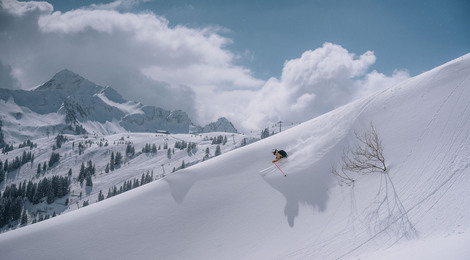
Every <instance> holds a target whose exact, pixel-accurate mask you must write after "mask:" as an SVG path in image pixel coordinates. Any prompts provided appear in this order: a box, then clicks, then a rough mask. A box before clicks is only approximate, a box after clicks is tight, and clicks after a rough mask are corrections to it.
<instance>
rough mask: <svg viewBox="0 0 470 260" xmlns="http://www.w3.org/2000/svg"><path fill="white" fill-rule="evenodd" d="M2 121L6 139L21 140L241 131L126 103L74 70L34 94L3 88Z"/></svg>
mask: <svg viewBox="0 0 470 260" xmlns="http://www.w3.org/2000/svg"><path fill="white" fill-rule="evenodd" d="M0 120H2V122H3V125H4V127H3V130H4V133H5V136H6V139H10V138H11V139H13V140H16V141H23V140H25V139H27V138H38V137H43V136H45V135H46V134H56V133H81V132H84V131H87V132H88V133H97V134H112V133H122V132H127V131H128V132H155V131H156V130H165V131H169V132H171V133H189V130H190V128H191V129H200V130H201V131H198V132H208V131H213V132H223V131H227V132H231V133H236V132H237V130H236V129H235V128H234V127H233V125H232V127H231V128H229V127H226V124H224V125H222V126H220V127H218V126H219V125H220V124H214V123H211V124H209V125H210V126H216V127H209V126H206V127H199V126H194V125H193V123H192V122H191V120H190V119H189V117H188V115H187V114H186V112H183V111H181V110H175V111H168V110H165V109H162V108H158V107H154V106H144V105H142V104H141V103H138V102H134V101H127V100H125V99H124V98H123V97H122V96H121V95H120V94H119V93H118V92H116V91H115V90H114V89H113V88H111V87H102V86H98V85H96V84H95V83H93V82H91V81H89V80H87V79H85V78H83V77H81V76H79V75H77V74H75V73H73V72H71V71H69V70H62V71H60V72H59V73H57V74H56V75H55V76H54V77H53V78H52V79H51V80H49V81H48V82H46V83H44V84H43V85H41V86H39V87H37V88H36V89H34V90H31V91H26V90H8V89H0ZM220 120H223V121H226V119H219V121H220ZM227 124H230V125H231V123H230V122H227ZM206 130H207V131H206ZM28 134H30V135H31V136H27V135H28Z"/></svg>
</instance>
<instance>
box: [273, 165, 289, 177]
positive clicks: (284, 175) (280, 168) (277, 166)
mask: <svg viewBox="0 0 470 260" xmlns="http://www.w3.org/2000/svg"><path fill="white" fill-rule="evenodd" d="M274 165H276V167H277V168H278V169H279V171H281V172H282V174H284V176H285V177H287V175H286V174H285V173H284V172H283V171H282V170H281V168H279V166H277V164H276V163H274Z"/></svg>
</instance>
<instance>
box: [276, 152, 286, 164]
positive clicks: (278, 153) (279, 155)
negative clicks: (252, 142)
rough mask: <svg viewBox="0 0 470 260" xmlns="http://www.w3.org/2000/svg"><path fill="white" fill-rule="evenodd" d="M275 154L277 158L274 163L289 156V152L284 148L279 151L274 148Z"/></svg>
mask: <svg viewBox="0 0 470 260" xmlns="http://www.w3.org/2000/svg"><path fill="white" fill-rule="evenodd" d="M273 155H274V156H276V160H274V161H273V163H275V162H277V161H279V160H281V159H282V158H287V153H286V152H285V151H284V150H280V151H278V150H277V149H274V150H273Z"/></svg>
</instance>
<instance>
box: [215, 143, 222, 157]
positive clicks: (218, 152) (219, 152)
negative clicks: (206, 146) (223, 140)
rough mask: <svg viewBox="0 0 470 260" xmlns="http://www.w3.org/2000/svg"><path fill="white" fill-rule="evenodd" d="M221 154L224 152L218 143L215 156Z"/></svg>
mask: <svg viewBox="0 0 470 260" xmlns="http://www.w3.org/2000/svg"><path fill="white" fill-rule="evenodd" d="M221 154H222V152H221V150H220V145H217V147H216V148H215V156H219V155H221Z"/></svg>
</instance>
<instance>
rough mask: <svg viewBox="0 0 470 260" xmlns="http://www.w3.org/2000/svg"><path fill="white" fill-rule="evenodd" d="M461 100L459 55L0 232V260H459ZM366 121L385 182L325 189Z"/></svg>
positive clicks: (464, 236)
mask: <svg viewBox="0 0 470 260" xmlns="http://www.w3.org/2000/svg"><path fill="white" fill-rule="evenodd" d="M469 100H470V55H466V56H463V57H461V58H458V59H456V60H454V61H451V62H449V63H447V64H445V65H443V66H441V67H438V68H435V69H433V70H431V71H429V72H426V73H423V74H421V75H419V76H417V77H414V78H412V79H410V80H407V81H406V82H403V83H401V84H399V85H397V86H395V87H392V88H390V89H388V90H386V91H384V92H382V93H377V94H375V95H373V96H371V97H369V98H365V99H362V100H359V101H356V102H354V103H351V104H348V105H346V106H343V107H341V108H338V109H336V110H334V111H332V112H330V113H328V114H325V115H323V116H320V117H317V118H315V119H313V120H311V121H309V122H306V123H303V124H301V125H299V126H297V127H294V128H291V129H289V130H287V131H285V132H282V133H280V134H277V135H275V136H272V137H270V138H267V139H264V140H262V141H260V142H257V143H254V144H251V145H248V146H246V147H243V148H240V149H237V150H234V151H232V152H230V153H225V154H222V155H221V156H219V157H217V158H214V159H212V160H209V161H206V162H203V163H200V164H197V165H195V166H193V167H190V168H187V169H185V170H182V171H178V172H176V173H174V174H171V175H169V176H167V177H165V178H164V179H162V180H159V181H156V182H153V183H151V184H148V185H145V186H142V187H140V188H138V189H135V190H132V191H130V192H127V193H125V194H122V195H120V196H116V197H113V198H111V199H107V200H105V201H103V202H100V203H96V204H93V205H91V206H89V207H86V208H83V209H80V210H77V211H74V212H71V213H68V214H65V215H61V216H58V217H56V218H53V219H50V220H47V221H44V222H41V223H38V224H35V225H30V226H27V227H25V228H21V229H18V230H14V231H11V232H7V233H4V234H0V248H1V254H2V259H28V258H36V259H64V258H68V259H273V258H274V259H381V258H382V259H443V258H445V259H447V258H449V259H468V258H469V257H470V248H468V243H469V242H470V218H469V217H468V216H469V215H470V194H469V192H468V187H469V184H470V168H469V165H470V162H469V160H468V158H469V157H470V146H469V145H470V140H469V139H470V103H469ZM370 122H373V124H374V125H375V127H376V129H377V131H378V133H379V136H380V137H381V139H382V141H383V144H384V146H385V150H384V152H385V157H386V161H387V165H388V168H389V170H388V171H387V172H386V173H382V174H369V175H362V176H359V177H358V180H357V181H356V183H355V185H354V186H346V185H342V186H341V185H338V181H337V179H336V178H335V177H334V176H333V175H332V174H331V173H330V168H331V165H332V164H333V163H335V162H338V161H339V158H340V157H341V154H342V151H343V149H344V148H345V147H347V146H349V145H351V144H353V143H354V140H355V139H354V130H355V129H356V130H359V131H360V130H362V129H364V128H367V127H368V126H369V123H370ZM273 148H283V149H285V150H286V151H287V152H288V153H289V155H290V156H289V158H288V159H287V160H286V161H285V162H283V163H280V167H281V168H282V169H283V170H284V172H286V173H287V175H288V176H287V177H284V176H283V175H282V174H281V173H280V172H279V171H277V169H275V168H273V167H272V164H271V162H270V161H271V160H272V155H271V154H270V151H271V149H273ZM270 167H271V168H270ZM268 168H269V169H268Z"/></svg>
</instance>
